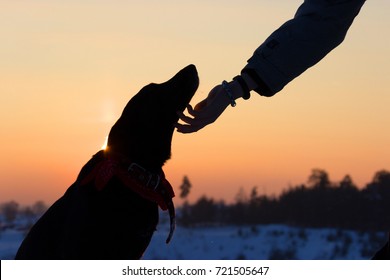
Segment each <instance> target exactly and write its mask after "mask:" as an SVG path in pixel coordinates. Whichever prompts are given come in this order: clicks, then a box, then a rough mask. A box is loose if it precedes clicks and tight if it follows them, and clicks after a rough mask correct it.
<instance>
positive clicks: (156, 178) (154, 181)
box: [127, 162, 161, 190]
mask: <svg viewBox="0 0 390 280" xmlns="http://www.w3.org/2000/svg"><path fill="white" fill-rule="evenodd" d="M127 172H128V173H129V174H131V175H132V176H134V178H135V179H137V180H138V181H140V182H142V183H143V184H145V186H146V187H148V188H151V189H153V190H156V189H157V187H158V186H159V185H160V181H161V177H160V175H158V174H155V173H152V172H149V171H147V170H146V169H145V168H144V167H142V166H141V165H139V164H137V163H135V162H132V163H131V164H130V165H129V167H128V168H127Z"/></svg>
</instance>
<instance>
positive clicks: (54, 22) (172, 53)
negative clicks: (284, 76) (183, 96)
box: [0, 0, 390, 204]
mask: <svg viewBox="0 0 390 280" xmlns="http://www.w3.org/2000/svg"><path fill="white" fill-rule="evenodd" d="M302 2H303V1H302V0H240V1H236V0H211V1H210V0H188V1H179V0H166V1H160V0H67V1H64V0H34V1H32V0H0V38H1V43H0V93H1V94H0V117H1V122H0V135H1V146H0V154H1V160H0V203H1V202H4V201H9V200H11V199H13V200H16V201H18V202H19V203H21V204H26V203H33V202H35V201H37V200H44V201H46V202H47V203H48V204H51V203H52V202H54V201H55V200H56V199H57V198H59V197H60V196H61V195H62V194H63V193H64V192H65V190H66V189H67V188H68V187H69V186H70V185H71V184H72V183H73V182H74V180H75V178H76V176H77V175H78V173H79V171H80V168H81V167H82V166H83V165H84V164H85V163H86V162H87V161H88V160H89V158H90V157H91V156H92V155H93V154H94V153H95V152H97V151H98V150H99V149H100V147H101V146H102V144H103V142H104V139H105V137H106V136H107V134H108V132H109V130H110V128H111V126H112V125H113V124H114V122H115V121H116V119H117V118H118V117H119V116H120V114H121V112H122V109H123V108H124V106H125V105H126V103H127V102H128V100H129V99H130V98H131V97H132V96H133V95H134V94H136V93H137V92H138V91H139V89H140V88H142V87H143V86H144V85H146V84H148V83H150V82H157V83H159V82H164V81H165V80H167V79H169V78H170V77H171V76H172V75H174V74H175V73H176V72H177V71H178V70H179V69H181V68H183V67H184V66H186V65H188V64H190V63H192V64H195V65H196V66H197V68H198V72H199V77H200V87H199V90H198V92H197V93H196V95H195V97H194V98H193V101H192V104H196V103H197V102H198V101H200V100H202V99H203V98H205V96H207V94H208V92H209V91H210V89H211V88H212V87H214V86H215V85H217V84H219V83H221V81H222V80H225V79H226V80H229V79H231V78H232V77H234V76H236V75H237V74H238V73H239V72H240V70H241V69H242V67H243V66H244V65H245V64H246V60H247V59H248V58H249V57H250V56H251V55H252V53H253V51H254V50H255V49H256V48H257V47H258V46H259V45H260V44H261V43H262V42H263V41H264V40H265V39H266V38H267V36H268V35H269V34H270V33H271V32H272V31H274V30H275V29H276V28H278V27H279V26H280V25H281V24H283V23H284V22H285V21H286V20H288V19H290V18H292V17H293V15H294V13H295V11H296V9H297V8H298V6H299V5H300V4H301V3H302ZM389 11H390V1H389V0H375V1H370V0H369V1H367V2H366V4H365V6H363V9H362V11H361V13H360V14H359V16H358V17H357V18H356V20H355V22H354V24H353V25H352V27H351V29H350V31H349V33H348V36H347V38H346V40H345V41H344V43H343V44H342V45H341V46H340V47H338V48H337V49H336V50H334V51H333V52H332V53H330V54H329V55H328V56H327V57H326V58H325V59H324V60H323V61H321V62H320V63H319V64H317V65H316V66H315V67H313V68H311V69H309V70H308V71H307V72H305V73H304V74H303V75H302V76H300V77H299V78H297V79H295V80H294V81H293V82H291V83H290V84H289V85H288V86H287V87H286V88H285V89H284V90H283V91H282V92H280V93H278V94H277V95H276V96H274V97H272V98H265V97H260V96H258V95H255V94H252V98H251V99H249V100H248V101H244V100H239V101H238V102H237V103H238V104H237V107H235V108H231V107H229V108H228V109H227V110H226V111H225V113H224V114H223V115H222V117H221V118H220V119H218V120H217V122H216V123H214V124H212V125H210V126H208V127H206V128H205V129H203V130H201V131H199V132H198V133H195V134H188V135H183V134H178V133H175V134H174V139H173V143H172V152H173V155H172V159H171V160H170V161H169V162H168V163H167V165H166V166H165V167H164V170H165V173H166V175H167V178H168V179H169V180H170V182H171V183H172V185H173V186H174V188H175V189H176V190H177V193H178V192H179V190H178V186H179V185H180V183H181V181H182V178H183V176H184V175H187V176H188V177H189V179H190V181H191V183H192V185H193V189H192V193H191V194H190V199H192V200H194V199H196V198H198V197H199V196H200V195H202V194H205V195H207V196H209V197H213V198H215V199H217V200H219V199H224V200H225V201H231V200H232V199H234V196H235V194H236V193H237V192H238V190H239V188H241V187H242V188H243V189H245V190H246V191H247V192H249V190H250V189H251V188H252V187H254V186H257V187H258V191H259V193H266V194H279V193H280V191H281V190H283V189H285V188H287V187H288V186H294V185H297V184H301V183H305V182H306V181H307V178H308V176H309V174H310V172H311V170H312V169H313V168H321V169H325V170H326V171H328V173H329V175H330V179H331V180H332V181H339V180H341V179H342V178H343V177H344V175H346V174H349V175H350V176H351V177H352V179H353V180H354V182H355V183H356V184H357V185H358V186H360V187H363V186H364V185H365V184H366V183H368V182H370V181H371V180H372V177H373V175H374V173H375V172H376V171H379V170H381V169H387V170H389V169H390V144H389V143H390V109H389V108H390V84H389V75H390V71H389V68H390V31H389V30H390V17H389V14H388V13H389ZM176 203H177V204H179V203H180V199H179V198H177V199H176Z"/></svg>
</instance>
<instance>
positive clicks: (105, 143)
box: [101, 136, 108, 150]
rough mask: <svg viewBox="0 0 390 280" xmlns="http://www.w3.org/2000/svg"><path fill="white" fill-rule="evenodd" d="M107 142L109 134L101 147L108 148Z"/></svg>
mask: <svg viewBox="0 0 390 280" xmlns="http://www.w3.org/2000/svg"><path fill="white" fill-rule="evenodd" d="M107 143H108V136H106V139H105V140H104V144H103V145H102V147H101V149H102V150H105V149H106V148H107Z"/></svg>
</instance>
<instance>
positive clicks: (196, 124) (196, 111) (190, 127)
mask: <svg viewBox="0 0 390 280" xmlns="http://www.w3.org/2000/svg"><path fill="white" fill-rule="evenodd" d="M229 87H230V89H231V91H232V94H233V98H234V99H237V98H239V97H241V96H242V90H241V88H240V86H239V85H238V84H237V82H235V81H233V82H230V83H229ZM231 102H232V101H231V99H230V98H229V96H228V95H227V93H226V92H225V89H224V88H223V87H222V85H217V86H216V87H214V88H213V89H212V90H211V91H210V93H209V95H208V96H207V98H206V99H204V100H202V101H201V102H199V103H198V104H196V106H195V108H193V107H192V106H191V105H187V111H188V114H189V115H185V114H184V113H183V112H178V116H179V118H180V120H181V121H183V122H184V124H181V123H176V124H175V127H176V128H177V131H178V132H181V133H193V132H196V131H198V130H200V129H202V128H203V127H205V126H206V125H209V124H211V123H213V122H215V121H216V120H217V119H218V117H219V116H220V115H221V114H222V113H223V111H225V109H226V108H227V107H228V106H229V105H230V104H231Z"/></svg>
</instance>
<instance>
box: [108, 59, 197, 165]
mask: <svg viewBox="0 0 390 280" xmlns="http://www.w3.org/2000/svg"><path fill="white" fill-rule="evenodd" d="M198 85H199V78H198V73H197V70H196V67H195V66H194V65H189V66H187V67H185V68H184V69H182V70H181V71H179V72H178V73H177V74H176V75H175V76H174V77H172V78H171V79H170V80H168V81H167V82H165V83H161V84H155V83H152V84H149V85H147V86H145V87H144V88H142V89H141V90H140V91H139V92H138V93H137V94H136V95H135V96H134V97H133V98H132V99H131V100H130V101H129V103H128V104H127V105H126V107H125V109H124V110H123V113H122V115H121V117H120V118H119V119H118V121H117V122H116V123H115V125H114V126H113V127H112V128H111V131H110V134H109V137H108V144H107V149H109V150H111V151H113V152H115V153H119V154H122V155H123V156H126V157H128V158H129V159H131V160H132V161H134V162H137V163H139V164H141V165H143V166H144V167H145V168H148V169H150V170H157V169H160V168H161V167H162V166H163V164H164V162H165V161H166V160H168V159H169V158H170V155H171V141H172V135H173V131H174V124H175V123H176V122H177V121H178V116H177V112H178V111H183V110H184V109H185V107H186V105H187V104H188V103H189V102H190V100H191V98H192V96H193V95H194V94H195V91H196V90H197V88H198Z"/></svg>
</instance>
